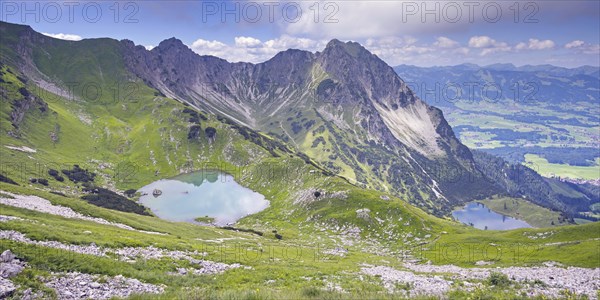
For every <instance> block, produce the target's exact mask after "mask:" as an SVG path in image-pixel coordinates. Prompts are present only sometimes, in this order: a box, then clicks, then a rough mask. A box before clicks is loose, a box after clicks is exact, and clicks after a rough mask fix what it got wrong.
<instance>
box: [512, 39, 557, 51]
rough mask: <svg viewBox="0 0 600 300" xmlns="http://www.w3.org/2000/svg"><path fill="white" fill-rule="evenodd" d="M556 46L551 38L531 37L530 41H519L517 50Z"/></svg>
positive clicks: (543, 48)
mask: <svg viewBox="0 0 600 300" xmlns="http://www.w3.org/2000/svg"><path fill="white" fill-rule="evenodd" d="M552 48H554V42H553V41H551V40H543V41H541V40H538V39H529V42H528V43H523V42H521V43H518V44H517V45H516V46H515V49H517V50H545V49H552Z"/></svg>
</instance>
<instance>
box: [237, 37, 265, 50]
mask: <svg viewBox="0 0 600 300" xmlns="http://www.w3.org/2000/svg"><path fill="white" fill-rule="evenodd" d="M260 44H261V42H260V40H259V39H255V38H253V37H247V36H236V37H235V45H236V46H238V47H250V48H251V47H257V46H260Z"/></svg>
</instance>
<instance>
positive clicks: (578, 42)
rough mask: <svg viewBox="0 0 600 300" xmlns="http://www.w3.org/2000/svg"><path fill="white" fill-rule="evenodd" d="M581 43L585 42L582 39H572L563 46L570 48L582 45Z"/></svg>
mask: <svg viewBox="0 0 600 300" xmlns="http://www.w3.org/2000/svg"><path fill="white" fill-rule="evenodd" d="M583 44H585V42H584V41H581V40H574V41H572V42H570V43H567V44H566V45H565V48H567V49H571V48H579V47H581V46H583Z"/></svg>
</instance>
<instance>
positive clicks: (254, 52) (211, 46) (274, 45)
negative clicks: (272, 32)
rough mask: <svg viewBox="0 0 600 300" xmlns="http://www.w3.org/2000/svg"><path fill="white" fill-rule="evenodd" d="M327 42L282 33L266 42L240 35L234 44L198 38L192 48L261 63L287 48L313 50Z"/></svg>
mask: <svg viewBox="0 0 600 300" xmlns="http://www.w3.org/2000/svg"><path fill="white" fill-rule="evenodd" d="M326 43H327V41H326V40H312V39H307V38H298V37H292V36H289V35H282V36H280V37H279V38H276V39H271V40H267V41H265V42H262V41H261V40H259V39H257V38H253V37H247V36H238V37H235V38H234V44H233V45H229V44H225V43H223V42H220V41H216V40H213V41H208V40H204V39H198V40H196V41H195V42H193V43H192V45H191V46H190V48H191V49H192V50H193V51H194V52H196V53H198V54H200V55H214V56H217V57H220V58H223V59H226V60H228V61H231V62H240V61H243V62H252V63H259V62H264V61H266V60H269V59H270V58H272V57H273V56H275V54H277V53H278V52H281V51H285V50H287V49H301V50H307V51H312V52H314V51H317V50H322V49H323V48H324V47H325V45H326Z"/></svg>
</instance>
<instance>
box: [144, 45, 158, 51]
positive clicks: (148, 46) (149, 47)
mask: <svg viewBox="0 0 600 300" xmlns="http://www.w3.org/2000/svg"><path fill="white" fill-rule="evenodd" d="M154 47H155V46H154V45H146V46H144V48H146V50H148V51H150V50H152V49H154Z"/></svg>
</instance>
